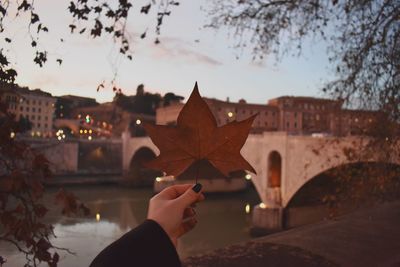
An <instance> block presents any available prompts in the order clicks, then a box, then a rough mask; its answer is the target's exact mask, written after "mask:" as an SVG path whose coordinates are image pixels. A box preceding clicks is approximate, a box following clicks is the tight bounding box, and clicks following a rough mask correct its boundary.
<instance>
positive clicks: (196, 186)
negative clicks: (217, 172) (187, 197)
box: [192, 183, 203, 193]
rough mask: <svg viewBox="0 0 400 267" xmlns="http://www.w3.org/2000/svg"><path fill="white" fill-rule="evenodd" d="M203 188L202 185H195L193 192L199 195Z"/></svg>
mask: <svg viewBox="0 0 400 267" xmlns="http://www.w3.org/2000/svg"><path fill="white" fill-rule="evenodd" d="M202 187H203V186H202V185H201V184H199V183H197V184H195V185H194V186H193V187H192V190H193V191H194V192H196V193H199V192H200V190H201V188H202Z"/></svg>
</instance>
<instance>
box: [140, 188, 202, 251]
mask: <svg viewBox="0 0 400 267" xmlns="http://www.w3.org/2000/svg"><path fill="white" fill-rule="evenodd" d="M201 188H202V186H201V184H195V185H194V186H193V185H191V184H183V185H173V186H170V187H167V188H165V189H164V190H163V191H161V192H160V193H158V194H157V195H155V196H154V197H152V198H151V199H150V203H149V211H148V214H147V219H150V220H154V221H156V222H157V223H158V224H159V225H160V226H161V227H162V228H163V229H164V231H165V232H166V233H167V234H168V236H169V238H170V239H171V241H172V243H173V244H174V245H175V247H176V246H177V244H178V238H179V237H181V236H182V235H184V234H185V233H187V232H189V231H190V230H192V229H193V228H194V226H195V225H196V223H197V220H196V218H195V215H196V212H195V211H194V209H193V208H192V207H191V205H193V204H194V203H196V202H199V201H202V200H204V195H203V194H202V193H201Z"/></svg>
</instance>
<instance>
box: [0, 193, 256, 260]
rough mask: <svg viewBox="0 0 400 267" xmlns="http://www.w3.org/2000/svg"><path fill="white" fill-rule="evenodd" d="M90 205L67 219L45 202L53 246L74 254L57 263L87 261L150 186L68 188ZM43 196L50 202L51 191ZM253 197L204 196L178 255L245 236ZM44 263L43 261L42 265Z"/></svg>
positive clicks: (138, 215) (132, 218) (141, 209)
mask: <svg viewBox="0 0 400 267" xmlns="http://www.w3.org/2000/svg"><path fill="white" fill-rule="evenodd" d="M68 190H69V191H72V192H73V193H74V194H75V195H76V196H77V197H79V198H80V199H81V200H82V201H84V202H85V204H86V205H87V206H88V207H89V208H90V209H91V215H90V217H87V218H84V217H75V218H67V217H64V216H60V211H59V209H57V208H56V207H55V206H51V209H50V211H49V216H48V218H47V220H48V222H50V223H52V224H54V226H55V229H54V232H55V234H56V236H57V238H56V239H54V240H53V242H54V244H55V245H56V246H58V247H65V248H69V249H71V250H72V251H74V252H75V253H76V254H75V255H70V254H68V253H65V252H62V251H61V252H60V253H59V254H60V256H61V262H60V265H59V266H88V265H89V263H90V262H91V260H92V259H93V258H94V257H95V256H96V255H97V254H98V253H99V252H100V251H101V250H102V249H103V248H104V247H106V246H107V245H108V244H110V243H111V242H112V241H114V240H115V239H117V238H118V237H120V236H121V235H123V234H124V233H125V232H127V231H129V230H130V229H132V228H134V227H136V226H137V225H138V224H139V223H140V222H142V221H143V220H144V219H145V217H146V213H147V205H148V200H149V199H150V198H151V196H152V191H151V190H150V189H130V188H124V187H119V186H91V187H71V188H68ZM50 191H53V192H48V193H47V194H46V196H45V199H44V201H45V202H46V203H53V202H54V200H53V196H54V194H52V193H54V191H55V190H50ZM258 202H259V199H258V196H257V193H256V192H255V191H254V190H249V191H247V192H243V193H235V194H226V195H210V196H207V200H206V201H204V202H202V203H200V204H198V205H197V208H196V212H197V214H198V217H199V223H198V225H197V227H196V228H195V229H194V230H193V231H192V232H190V233H189V234H188V235H186V236H185V237H184V238H182V240H181V242H180V243H179V246H178V253H179V255H180V256H181V258H184V257H186V256H189V255H194V254H196V253H201V252H204V251H206V250H210V249H215V248H219V247H223V246H226V245H228V244H232V243H236V242H240V241H245V240H249V239H250V236H249V233H248V232H249V231H248V230H249V227H250V214H249V212H250V207H252V206H253V205H255V204H256V203H258ZM51 205H52V204H51ZM0 251H1V254H2V255H3V256H5V257H6V258H7V260H8V262H7V264H5V265H4V267H7V266H23V264H24V259H23V257H21V255H19V254H18V253H17V251H16V250H15V249H14V248H13V247H11V246H10V245H8V244H4V243H0ZM43 266H45V265H43Z"/></svg>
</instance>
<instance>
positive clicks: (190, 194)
mask: <svg viewBox="0 0 400 267" xmlns="http://www.w3.org/2000/svg"><path fill="white" fill-rule="evenodd" d="M202 187H203V186H202V185H201V184H195V185H194V186H193V187H192V188H189V189H187V190H186V192H185V193H183V194H182V195H181V196H180V197H178V198H177V199H176V200H177V201H178V202H179V204H181V205H182V206H184V207H188V206H190V205H191V204H193V203H195V202H196V201H197V200H198V198H199V194H200V191H201V189H202Z"/></svg>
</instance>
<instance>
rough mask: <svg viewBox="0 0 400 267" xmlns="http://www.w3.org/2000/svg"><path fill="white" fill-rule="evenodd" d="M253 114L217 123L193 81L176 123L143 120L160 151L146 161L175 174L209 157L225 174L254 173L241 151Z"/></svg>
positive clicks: (149, 165)
mask: <svg viewBox="0 0 400 267" xmlns="http://www.w3.org/2000/svg"><path fill="white" fill-rule="evenodd" d="M255 116H256V115H254V116H252V117H250V118H248V119H246V120H243V121H240V122H237V121H234V122H231V123H228V124H226V125H224V126H222V127H217V122H216V120H215V118H214V116H213V114H212V112H211V110H210V108H209V107H208V105H207V103H206V102H205V101H204V100H203V99H202V98H201V96H200V94H199V91H198V88H197V83H196V84H195V87H194V89H193V92H192V94H191V95H190V97H189V100H188V101H187V103H186V104H185V106H184V107H183V109H182V111H181V112H180V114H179V116H178V119H177V126H176V127H169V126H162V125H151V124H148V123H145V124H144V127H145V129H146V131H147V133H148V134H149V136H150V137H151V139H152V141H153V143H154V144H155V145H156V146H157V147H158V148H159V150H160V155H159V156H158V157H157V158H156V159H154V160H153V161H151V162H148V163H147V164H146V165H147V166H148V167H150V168H154V169H159V170H162V171H164V172H166V173H167V174H170V175H174V176H178V175H179V174H181V173H183V172H184V171H185V170H186V169H187V168H188V167H189V166H191V165H192V164H193V163H195V162H198V161H200V160H208V161H209V162H210V163H211V164H212V165H213V166H214V167H215V168H216V169H218V170H219V171H221V173H222V174H224V175H225V176H226V177H228V176H229V174H230V173H231V172H234V171H238V170H249V171H251V172H253V173H255V170H254V168H253V167H252V166H251V165H250V164H249V163H248V162H247V161H246V160H245V159H244V158H243V156H242V155H241V154H240V150H241V148H242V147H243V145H244V143H245V142H246V139H247V136H248V134H249V131H250V128H251V125H252V123H253V121H254V119H255Z"/></svg>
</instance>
